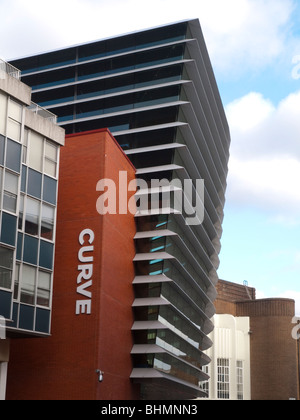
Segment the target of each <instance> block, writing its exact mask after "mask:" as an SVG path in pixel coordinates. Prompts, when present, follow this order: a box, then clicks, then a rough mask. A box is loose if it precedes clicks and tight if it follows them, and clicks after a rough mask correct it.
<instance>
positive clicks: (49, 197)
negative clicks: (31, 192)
mask: <svg viewBox="0 0 300 420" xmlns="http://www.w3.org/2000/svg"><path fill="white" fill-rule="evenodd" d="M56 188H57V181H56V180H55V179H52V178H49V177H48V176H44V191H43V200H44V201H47V202H48V203H50V204H53V205H56Z"/></svg>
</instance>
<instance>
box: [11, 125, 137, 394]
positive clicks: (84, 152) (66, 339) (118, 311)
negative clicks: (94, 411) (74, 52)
mask: <svg viewBox="0 0 300 420" xmlns="http://www.w3.org/2000/svg"><path fill="white" fill-rule="evenodd" d="M119 170H124V171H127V172H128V180H129V181H130V180H132V179H134V177H135V170H134V168H133V167H132V165H131V164H130V162H129V160H128V159H127V158H126V156H125V155H124V154H123V152H122V151H121V150H120V148H119V146H118V145H117V143H116V142H115V140H114V139H113V137H112V136H111V135H110V133H109V132H107V131H106V130H100V131H98V132H91V133H83V134H81V135H76V136H69V137H68V138H67V139H66V146H65V147H64V148H63V149H62V150H61V163H60V183H59V198H58V218H57V220H58V222H57V237H56V256H55V274H54V292H53V312H52V336H51V337H50V338H43V339H33V340H18V341H16V340H15V341H14V340H12V343H11V357H10V360H11V361H10V363H9V374H8V389H7V397H8V399H71V400H72V399H92V400H93V399H103V400H106V399H132V398H138V395H139V394H138V391H139V389H138V388H136V387H134V386H133V385H132V383H131V382H130V379H129V376H130V373H131V370H132V364H131V357H130V351H131V348H132V344H133V343H132V336H131V327H132V323H133V315H132V310H131V304H132V302H133V299H134V296H133V288H132V280H133V278H134V267H133V263H132V260H133V258H134V255H135V248H134V241H133V237H134V234H135V222H134V217H133V216H132V215H131V214H127V215H105V216H100V215H99V214H98V212H97V210H96V201H97V199H98V197H99V195H100V194H101V193H100V192H97V191H96V184H97V182H98V181H99V180H100V179H103V178H110V179H113V180H116V181H117V180H118V176H119ZM84 229H91V230H92V231H93V232H94V234H95V239H94V242H93V244H91V246H93V251H91V252H86V253H85V254H84V256H85V257H91V256H92V258H93V262H92V263H93V275H92V285H91V286H90V287H88V288H86V291H87V292H91V293H92V299H91V314H79V315H76V314H75V311H76V300H78V299H79V300H81V299H84V300H87V297H86V296H80V295H79V294H78V293H77V286H78V284H77V277H78V274H79V273H80V271H78V265H81V264H85V263H80V262H79V260H78V252H79V250H80V248H81V245H80V244H79V239H78V238H79V235H80V233H81V232H82V231H83V230H84ZM88 239H89V236H85V237H84V240H85V242H86V243H85V244H84V245H90V244H88ZM86 264H87V263H86ZM83 284H86V283H85V282H84V283H83ZM20 348H21V349H22V350H21V351H20ZM97 369H101V370H102V371H103V372H104V381H103V382H102V383H101V384H100V383H99V382H98V376H97V374H96V370H97Z"/></svg>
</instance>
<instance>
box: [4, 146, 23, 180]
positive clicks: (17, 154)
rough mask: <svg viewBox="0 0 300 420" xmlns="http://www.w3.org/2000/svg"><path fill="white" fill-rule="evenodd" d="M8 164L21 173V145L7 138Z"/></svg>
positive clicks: (10, 167) (8, 166)
mask: <svg viewBox="0 0 300 420" xmlns="http://www.w3.org/2000/svg"><path fill="white" fill-rule="evenodd" d="M6 166H7V168H9V169H11V170H12V171H15V172H18V173H20V166H21V145H20V144H18V143H16V142H15V141H12V140H10V139H7V151H6Z"/></svg>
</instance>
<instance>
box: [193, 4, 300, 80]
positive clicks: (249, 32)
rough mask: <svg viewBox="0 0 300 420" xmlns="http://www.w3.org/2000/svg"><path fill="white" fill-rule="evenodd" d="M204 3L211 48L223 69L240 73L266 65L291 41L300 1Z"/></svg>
mask: <svg viewBox="0 0 300 420" xmlns="http://www.w3.org/2000/svg"><path fill="white" fill-rule="evenodd" d="M204 3H205V4H204ZM208 3H209V5H208ZM200 4H201V16H202V22H203V28H204V30H205V33H206V35H207V42H208V46H209V50H210V53H211V55H212V58H213V62H214V64H215V66H216V67H218V68H219V69H222V70H225V71H231V72H232V71H234V72H235V73H240V72H241V71H244V70H247V71H249V70H250V69H257V68H261V67H264V66H266V65H268V64H270V63H271V62H272V61H273V60H274V58H277V57H278V56H279V55H280V54H282V53H284V52H285V51H286V49H287V45H288V43H289V42H291V39H290V31H289V29H290V26H289V24H290V19H291V17H292V14H293V11H294V7H295V4H296V3H295V2H294V1H292V0H227V1H224V0H211V1H210V2H206V1H205V2H204V1H202V2H200Z"/></svg>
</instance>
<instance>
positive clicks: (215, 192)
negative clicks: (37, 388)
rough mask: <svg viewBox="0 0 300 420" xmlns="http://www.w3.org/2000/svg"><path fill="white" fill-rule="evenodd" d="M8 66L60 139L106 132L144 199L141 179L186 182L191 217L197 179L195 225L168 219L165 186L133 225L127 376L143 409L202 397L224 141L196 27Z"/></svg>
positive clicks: (172, 214)
mask: <svg viewBox="0 0 300 420" xmlns="http://www.w3.org/2000/svg"><path fill="white" fill-rule="evenodd" d="M12 64H13V65H14V66H16V67H18V68H19V69H21V71H22V80H23V82H24V83H26V84H27V85H29V86H31V87H32V89H33V100H34V101H35V102H36V103H38V104H39V105H41V106H43V107H44V108H46V109H48V110H49V111H51V112H53V113H54V114H56V115H57V116H58V124H59V125H60V126H61V127H63V128H64V129H65V130H66V133H67V134H70V133H77V132H83V131H91V130H96V129H99V128H104V127H108V128H109V129H110V131H111V132H112V134H113V135H114V137H115V138H116V139H117V141H118V143H119V144H120V146H121V147H122V148H123V150H124V151H125V153H126V154H127V155H128V157H129V158H130V159H131V161H132V162H133V164H134V165H135V167H136V169H137V177H138V178H141V179H143V180H145V181H147V183H148V188H149V189H148V191H146V192H148V193H149V192H150V194H152V195H153V194H154V193H156V194H157V191H158V190H156V192H155V191H154V189H152V190H151V180H153V179H159V180H161V179H167V180H168V181H172V180H174V179H177V180H180V181H181V182H182V184H183V183H184V180H187V179H189V180H192V182H193V186H194V187H193V190H192V191H193V195H194V198H193V199H191V197H190V198H189V199H190V201H191V202H190V204H191V207H193V205H192V204H193V203H194V202H195V200H196V198H197V197H196V198H195V195H197V191H198V190H197V191H196V185H197V180H199V179H203V180H204V214H203V216H204V220H203V222H202V220H200V219H201V218H200V219H199V223H186V222H187V216H188V214H187V213H188V212H187V211H185V212H184V211H183V212H180V211H177V210H176V204H175V202H176V188H175V187H174V186H170V187H169V190H168V191H169V194H170V200H169V203H168V204H167V205H165V202H164V199H163V198H164V197H163V196H162V192H163V191H164V190H163V189H162V188H161V187H160V190H159V192H160V194H158V195H157V197H156V202H157V211H155V209H153V208H151V210H149V211H148V212H147V211H145V212H140V213H139V214H137V216H136V224H137V233H136V236H135V238H134V239H135V242H136V251H137V253H136V257H135V260H134V264H135V268H136V277H135V279H134V280H133V287H134V290H135V297H136V298H135V301H134V302H133V312H134V317H135V322H134V324H133V326H132V336H133V342H134V345H133V348H132V374H131V379H132V381H134V382H135V383H136V382H138V383H141V385H142V386H141V398H143V399H190V398H195V397H198V396H201V395H203V390H202V388H201V382H202V381H205V380H206V379H207V376H206V375H205V373H204V372H203V370H204V369H203V366H205V365H207V364H208V363H209V358H208V357H207V356H206V355H205V354H204V351H205V350H207V349H208V348H209V347H211V345H212V343H211V341H210V340H209V339H208V337H207V335H208V334H209V333H210V332H211V331H212V329H213V325H212V322H211V317H212V316H213V315H214V313H215V309H214V303H213V302H214V300H215V298H216V289H215V286H216V284H217V282H218V275H217V269H218V266H219V257H218V255H219V252H220V238H221V234H222V221H223V208H224V202H225V190H226V177H227V171H228V167H227V165H228V158H229V145H230V134H229V128H228V124H227V120H226V117H225V113H224V109H223V105H222V102H221V99H220V95H219V91H218V87H217V84H216V80H215V77H214V73H213V69H212V66H211V62H210V59H209V55H208V52H207V48H206V45H205V41H204V38H203V35H202V31H201V27H200V24H199V21H198V20H190V21H185V22H180V23H176V24H171V25H167V26H162V27H159V28H155V29H150V30H145V31H141V32H136V33H132V34H127V35H123V36H118V37H115V38H110V39H105V40H100V41H96V42H91V43H88V44H83V45H77V46H73V47H69V48H65V49H61V50H58V51H53V52H48V53H43V54H39V55H35V56H32V57H27V58H22V59H18V60H15V61H13V62H12ZM166 189H168V187H166ZM198 192H199V191H198ZM143 193H145V191H142V190H141V191H140V192H139V194H140V195H142V194H143ZM185 195H186V194H185ZM140 199H141V197H140ZM163 203H164V204H163ZM185 210H186V208H185ZM196 216H197V215H196ZM200 222H202V223H200ZM129 239H131V238H129ZM54 287H55V285H54ZM121 345H122V343H120V346H121ZM103 386H104V384H103Z"/></svg>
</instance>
